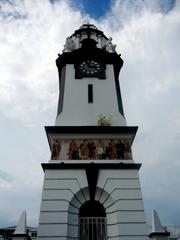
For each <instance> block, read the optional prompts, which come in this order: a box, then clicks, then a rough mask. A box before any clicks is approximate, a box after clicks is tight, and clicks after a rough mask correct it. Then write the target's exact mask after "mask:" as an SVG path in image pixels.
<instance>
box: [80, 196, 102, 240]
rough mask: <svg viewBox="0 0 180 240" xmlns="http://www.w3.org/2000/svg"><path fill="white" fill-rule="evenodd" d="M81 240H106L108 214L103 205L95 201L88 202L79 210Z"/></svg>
mask: <svg viewBox="0 0 180 240" xmlns="http://www.w3.org/2000/svg"><path fill="white" fill-rule="evenodd" d="M79 239H80V240H106V239H107V227H106V213H105V209H104V207H103V205H102V204H101V203H100V202H98V201H95V200H93V201H92V200H91V201H87V202H85V203H84V204H82V206H81V207H80V209H79Z"/></svg>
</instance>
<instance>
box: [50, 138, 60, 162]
mask: <svg viewBox="0 0 180 240" xmlns="http://www.w3.org/2000/svg"><path fill="white" fill-rule="evenodd" d="M60 151H61V142H60V140H59V139H58V138H53V139H52V146H51V160H58V159H60Z"/></svg>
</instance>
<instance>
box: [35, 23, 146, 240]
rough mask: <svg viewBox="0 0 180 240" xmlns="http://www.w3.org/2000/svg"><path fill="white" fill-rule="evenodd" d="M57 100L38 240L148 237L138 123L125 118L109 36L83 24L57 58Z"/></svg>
mask: <svg viewBox="0 0 180 240" xmlns="http://www.w3.org/2000/svg"><path fill="white" fill-rule="evenodd" d="M56 65H57V68H58V72H59V103H58V111H57V118H56V124H55V126H48V127H45V129H46V133H47V137H48V141H49V146H50V150H51V160H50V161H49V162H48V163H43V164H42V167H43V170H44V173H45V176H44V185H43V193H42V199H41V209H40V218H39V227H38V238H39V239H40V240H56V239H58V240H65V239H69V240H70V239H73V240H75V239H79V240H105V239H106V240H110V239H112V240H117V239H119V240H121V239H122V240H145V239H147V238H148V237H147V226H146V219H145V213H144V206H143V199H142V193H141V186H140V182H139V175H138V171H139V169H140V167H141V164H139V163H135V162H134V160H133V157H132V152H131V146H132V144H133V140H134V137H135V134H136V131H137V127H136V126H127V125H126V120H125V117H124V111H123V105H122V99H121V93H120V85H119V72H120V69H121V67H122V65H123V60H122V59H121V57H120V55H118V54H117V52H116V51H115V45H113V43H112V39H111V38H107V37H106V36H105V35H104V33H103V32H102V31H100V30H98V29H97V28H96V27H95V26H94V25H91V24H84V25H82V26H81V27H80V29H78V30H76V31H75V32H74V34H73V35H71V36H70V37H68V38H67V39H66V43H65V45H64V50H63V53H62V54H61V55H59V57H58V59H57V60H56Z"/></svg>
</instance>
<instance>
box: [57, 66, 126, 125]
mask: <svg viewBox="0 0 180 240" xmlns="http://www.w3.org/2000/svg"><path fill="white" fill-rule="evenodd" d="M88 84H93V103H88ZM100 114H102V115H103V116H106V117H107V118H109V117H111V119H112V124H111V125H112V126H125V125H126V120H125V118H124V117H123V116H122V115H121V114H120V113H119V110H118V102H117V93H116V87H115V79H114V73H113V66H112V65H110V64H108V65H106V79H104V80H103V79H98V78H82V79H75V69H74V65H73V64H67V65H66V77H65V88H64V102H63V110H62V112H61V113H60V114H59V116H57V119H56V125H57V126H93V125H97V120H98V119H99V115H100Z"/></svg>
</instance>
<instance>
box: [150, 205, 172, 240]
mask: <svg viewBox="0 0 180 240" xmlns="http://www.w3.org/2000/svg"><path fill="white" fill-rule="evenodd" d="M169 235H170V233H169V232H167V230H166V227H163V226H162V224H161V221H160V219H159V216H158V214H157V212H156V210H154V209H153V211H152V232H151V233H150V234H149V237H150V238H152V239H155V240H157V239H159V240H160V239H162V240H164V239H167V238H168V236H169Z"/></svg>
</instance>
